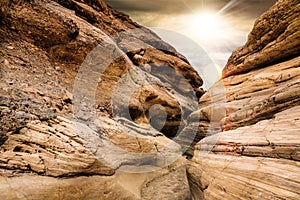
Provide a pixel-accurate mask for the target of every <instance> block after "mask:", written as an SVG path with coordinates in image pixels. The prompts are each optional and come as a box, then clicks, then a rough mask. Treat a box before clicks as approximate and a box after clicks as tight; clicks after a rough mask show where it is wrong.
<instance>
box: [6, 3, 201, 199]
mask: <svg viewBox="0 0 300 200" xmlns="http://www.w3.org/2000/svg"><path fill="white" fill-rule="evenodd" d="M0 8H1V10H0V18H1V25H0V37H1V42H0V53H1V57H3V60H5V59H6V60H9V62H10V65H9V66H5V67H1V68H0V70H1V73H0V79H1V87H0V115H1V117H0V123H1V126H0V131H1V132H0V154H1V155H0V173H1V177H0V191H1V192H0V193H1V194H0V198H1V199H16V198H20V199H22V198H29V199H58V198H62V199H93V198H94V199H153V195H155V196H156V197H157V198H159V197H161V198H162V199H180V200H181V199H190V191H189V187H188V183H187V179H186V174H185V169H186V160H185V159H183V158H182V156H181V154H182V149H181V147H180V145H178V144H176V143H175V142H174V141H172V140H170V139H169V138H167V137H166V136H169V137H174V136H175V135H176V134H177V133H179V132H180V131H181V129H182V128H183V127H184V126H185V125H186V120H185V118H186V117H187V116H188V115H189V114H190V113H191V112H192V111H193V110H195V109H196V108H197V102H198V98H199V97H200V96H201V95H202V94H203V91H202V90H201V89H199V87H200V86H201V85H202V79H201V78H200V77H199V75H198V74H197V72H196V71H195V70H194V69H193V68H192V67H191V66H190V64H189V63H188V61H187V60H186V58H185V57H184V56H182V55H180V54H179V53H178V52H176V50H175V49H174V48H173V47H171V46H170V45H168V44H167V43H165V42H163V41H162V40H161V39H160V38H159V37H158V36H157V35H156V34H154V33H153V32H151V31H150V30H148V29H146V28H143V27H141V26H139V25H138V24H136V23H134V22H132V21H131V20H130V19H129V17H128V16H126V15H124V14H122V13H120V12H117V11H115V10H113V9H112V8H110V7H108V6H107V5H106V4H105V2H104V1H102V0H97V1H90V0H84V1H82V0H63V1H56V0H55V1H54V0H53V1H52V0H33V1H25V0H21V1H2V2H1V3H0ZM122 31H123V32H122ZM15 38H18V40H16V39H15ZM7 46H12V47H14V48H13V49H11V48H6V47H7ZM101 47H104V48H102V49H101ZM93 56H95V57H93ZM109 59H112V62H110V60H109ZM90 61H91V62H90ZM101 61H104V62H103V63H105V64H106V65H105V66H104V67H105V68H102V69H101V68H97V66H99V63H101ZM97 62H98V63H97ZM12 66H13V67H12ZM24 66H26V67H24ZM85 67H87V68H85ZM61 69H63V72H64V73H59V71H61ZM103 69H104V70H103ZM84 70H86V71H84ZM101 70H103V71H101ZM83 72H84V73H83ZM16 73H17V74H18V76H16ZM164 73H170V74H169V75H168V76H167V75H164ZM173 75H174V76H173ZM78 80H80V81H79V84H78ZM2 83H3V84H2ZM6 83H12V84H6ZM2 85H3V87H2ZM128 94H130V95H128ZM128 96H129V98H128ZM125 97H126V98H125ZM164 114H165V115H164ZM161 115H164V117H165V118H164V119H165V121H163V122H162V119H163V117H162V116H161ZM67 119H69V120H67ZM164 134H165V135H166V136H165V135H164ZM192 139H193V138H192ZM192 139H190V141H191V140H192ZM132 172H135V173H132ZM133 180H134V181H133ZM135 181H136V182H135Z"/></svg>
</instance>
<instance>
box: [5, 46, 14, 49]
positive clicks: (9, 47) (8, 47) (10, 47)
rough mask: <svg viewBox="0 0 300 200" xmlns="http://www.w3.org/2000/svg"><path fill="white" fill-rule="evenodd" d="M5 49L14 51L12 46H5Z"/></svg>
mask: <svg viewBox="0 0 300 200" xmlns="http://www.w3.org/2000/svg"><path fill="white" fill-rule="evenodd" d="M6 48H7V49H10V50H13V49H15V48H14V47H13V46H7V47H6Z"/></svg>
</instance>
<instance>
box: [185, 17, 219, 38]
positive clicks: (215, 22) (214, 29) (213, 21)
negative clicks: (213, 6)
mask: <svg viewBox="0 0 300 200" xmlns="http://www.w3.org/2000/svg"><path fill="white" fill-rule="evenodd" d="M189 26H190V27H192V28H193V29H194V30H195V31H196V33H195V34H197V35H198V37H202V38H203V39H211V38H216V37H217V36H218V35H219V34H221V32H222V20H221V19H220V18H219V17H218V16H217V15H216V14H215V13H213V12H202V13H200V14H197V15H194V16H192V19H191V21H190V25H189Z"/></svg>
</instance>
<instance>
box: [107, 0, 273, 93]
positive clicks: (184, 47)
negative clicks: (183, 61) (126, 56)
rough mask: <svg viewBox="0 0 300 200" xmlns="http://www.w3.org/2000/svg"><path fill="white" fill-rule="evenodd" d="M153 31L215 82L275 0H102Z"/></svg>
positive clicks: (206, 81) (209, 80)
mask: <svg viewBox="0 0 300 200" xmlns="http://www.w3.org/2000/svg"><path fill="white" fill-rule="evenodd" d="M105 1H106V2H107V3H108V4H109V5H110V6H111V7H112V8H114V9H116V10H119V11H122V12H124V13H126V14H128V15H129V16H130V18H131V19H132V20H133V21H136V22H137V23H139V24H140V25H143V26H146V27H148V28H150V29H151V30H153V31H154V32H156V33H157V34H158V35H159V36H160V37H161V38H162V39H163V40H165V41H166V42H168V43H170V44H171V45H172V46H173V47H175V48H176V50H177V51H178V52H180V53H181V54H183V55H184V56H185V57H186V58H187V59H188V60H189V62H190V63H191V64H192V66H193V67H194V68H195V69H196V70H197V71H198V72H199V74H200V76H201V77H202V78H203V79H204V82H205V85H204V88H208V87H210V86H211V85H212V84H213V83H214V82H215V81H216V80H217V79H219V77H220V74H221V70H222V69H223V67H224V66H225V64H226V62H227V59H228V58H229V56H230V55H231V52H232V51H233V50H234V49H236V48H237V47H239V46H242V45H243V44H244V43H245V42H246V40H247V35H248V34H249V33H250V31H251V29H252V27H253V25H254V22H255V20H256V19H257V18H258V17H259V16H260V15H261V14H262V13H263V12H265V11H266V10H268V9H269V8H270V7H271V6H272V5H273V4H274V3H275V2H276V0H105Z"/></svg>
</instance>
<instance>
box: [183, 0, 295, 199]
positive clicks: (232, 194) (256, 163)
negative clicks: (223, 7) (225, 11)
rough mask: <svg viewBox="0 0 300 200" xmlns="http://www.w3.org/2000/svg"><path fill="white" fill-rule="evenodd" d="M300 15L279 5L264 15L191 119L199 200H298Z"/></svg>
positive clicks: (192, 174)
mask: <svg viewBox="0 0 300 200" xmlns="http://www.w3.org/2000/svg"><path fill="white" fill-rule="evenodd" d="M297 10H299V2H298V1H293V0H291V1H281V0H280V1H278V2H277V3H276V4H275V5H274V6H273V7H272V8H271V9H270V10H269V11H267V12H266V13H265V14H263V15H262V16H261V17H260V18H259V19H258V20H257V21H256V23H255V25H254V28H253V30H252V32H251V33H250V35H249V38H248V41H247V43H246V44H245V45H244V46H243V47H240V48H238V49H237V50H235V51H234V52H233V54H232V56H231V57H230V59H229V61H228V63H227V65H226V67H225V69H224V70H223V78H222V79H221V80H219V81H218V82H217V83H215V84H214V85H213V86H212V87H211V88H210V89H209V90H208V92H207V93H206V94H204V95H203V96H202V97H201V98H200V100H199V103H200V104H199V107H200V109H199V110H198V111H195V112H193V113H192V114H191V115H190V117H189V120H188V121H189V123H190V124H194V125H195V126H196V127H198V133H197V138H198V139H202V140H200V141H199V142H198V143H197V145H196V146H195V152H194V157H193V159H192V160H191V162H190V163H189V165H188V167H187V173H188V180H189V184H190V188H191V192H192V196H193V199H223V198H224V199H298V198H299V196H300V193H299V192H298V191H299V189H300V183H299V181H298V179H299V173H298V171H299V170H300V168H299V151H300V149H299V145H300V144H299V142H300V140H299V132H300V128H299V111H300V110H299V108H300V107H299V105H300V101H299V96H300V94H299V83H300V78H299V73H300V70H299V66H300V57H299V44H300V43H299V39H297V38H299V26H298V25H296V24H299V23H298V21H299V12H298V11H297ZM197 116H200V119H201V121H202V122H201V123H200V125H198V126H197V123H196V121H197ZM202 127H203V128H202Z"/></svg>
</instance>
